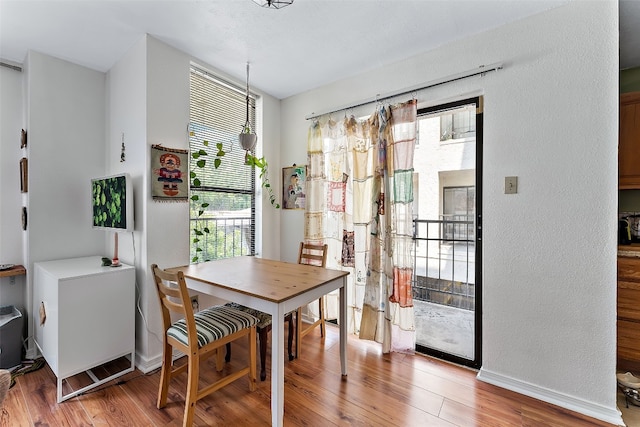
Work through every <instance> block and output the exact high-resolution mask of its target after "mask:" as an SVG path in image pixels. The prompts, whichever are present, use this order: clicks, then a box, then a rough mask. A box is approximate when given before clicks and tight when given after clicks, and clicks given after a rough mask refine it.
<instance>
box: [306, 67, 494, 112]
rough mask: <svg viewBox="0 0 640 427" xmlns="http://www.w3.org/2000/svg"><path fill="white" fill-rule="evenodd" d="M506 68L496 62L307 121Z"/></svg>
mask: <svg viewBox="0 0 640 427" xmlns="http://www.w3.org/2000/svg"><path fill="white" fill-rule="evenodd" d="M503 67H504V65H503V63H502V62H496V63H493V64H489V65H480V66H479V67H478V68H474V69H472V70H468V71H463V72H461V73H458V74H451V75H449V76H447V77H443V78H440V79H437V80H432V81H430V82H428V83H426V84H420V85H418V86H414V87H411V88H406V89H402V90H400V91H398V92H393V93H389V94H385V95H384V96H380V94H378V95H376V98H375V99H374V100H364V101H360V102H358V103H356V104H352V105H347V106H344V107H341V108H336V109H334V110H330V111H324V112H322V113H314V112H312V113H311V114H310V115H308V116H307V117H305V120H312V119H316V118H318V117H320V116H324V115H325V114H331V113H335V112H337V111H342V110H348V109H351V108H356V107H361V106H363V105H367V104H371V103H373V102H380V101H384V100H387V99H390V98H393V97H396V96H401V95H406V94H408V93H412V92H417V91H420V90H424V89H428V88H431V87H434V86H440V85H443V84H445V83H451V82H455V81H457V80H462V79H466V78H469V77H473V76H477V75H484V74H486V73H489V72H491V71H498V70H502V68H503Z"/></svg>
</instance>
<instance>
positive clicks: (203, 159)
mask: <svg viewBox="0 0 640 427" xmlns="http://www.w3.org/2000/svg"><path fill="white" fill-rule="evenodd" d="M202 145H204V146H205V147H208V146H209V141H202ZM216 150H217V151H216V154H215V157H214V159H213V167H214V169H218V168H219V167H220V165H221V164H222V157H224V155H225V154H226V152H225V151H224V150H223V148H222V143H220V142H219V143H216ZM208 155H209V154H208V153H207V151H205V150H204V149H200V150H199V151H196V152H193V153H191V157H192V158H193V159H194V160H195V161H196V162H195V166H196V168H195V170H194V169H192V170H190V171H189V178H190V179H191V187H192V188H196V189H197V188H200V187H201V185H202V183H201V181H200V178H198V171H204V169H205V168H206V167H207V164H208V162H207V157H208ZM245 165H247V166H251V167H253V168H256V169H259V170H260V175H259V176H260V180H261V182H262V187H264V188H265V189H266V190H267V191H268V192H269V202H270V203H271V206H273V207H274V208H275V209H280V204H279V203H278V202H277V200H276V196H275V195H274V194H273V187H271V183H270V182H269V164H268V163H267V160H266V159H265V158H264V157H260V158H258V157H256V156H254V155H252V154H251V153H250V152H248V151H247V153H246V154H245ZM191 202H192V203H193V206H194V208H195V209H196V218H197V219H200V218H201V217H202V215H203V214H204V212H205V211H206V209H207V208H208V207H209V203H208V202H206V201H204V200H200V196H199V195H197V194H192V195H191ZM203 223H204V222H203V221H194V224H195V225H194V227H193V234H194V236H193V240H192V243H193V247H194V248H195V255H194V256H193V257H192V258H191V262H198V261H200V258H201V254H202V252H204V249H203V248H202V245H201V243H202V241H203V240H204V236H205V235H208V234H210V233H211V229H209V227H206V226H203V225H201V224H203ZM204 261H208V260H204Z"/></svg>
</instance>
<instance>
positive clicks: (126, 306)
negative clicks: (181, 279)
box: [32, 256, 135, 402]
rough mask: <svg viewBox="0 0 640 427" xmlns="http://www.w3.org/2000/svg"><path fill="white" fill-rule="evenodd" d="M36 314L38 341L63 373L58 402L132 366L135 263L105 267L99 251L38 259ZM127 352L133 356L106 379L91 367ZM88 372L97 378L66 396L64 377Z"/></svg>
mask: <svg viewBox="0 0 640 427" xmlns="http://www.w3.org/2000/svg"><path fill="white" fill-rule="evenodd" d="M32 313H33V316H34V319H33V322H34V329H35V342H36V345H37V346H38V349H39V350H40V352H41V353H42V355H43V356H44V358H45V360H46V361H47V363H48V364H49V366H50V367H51V370H52V371H53V373H54V374H55V375H56V377H57V378H58V402H62V401H63V400H66V399H69V398H71V397H74V396H77V395H78V394H80V393H83V392H84V391H86V390H88V389H90V388H93V387H96V386H98V385H100V384H103V383H105V382H107V381H111V380H112V379H114V378H117V377H119V376H121V375H124V374H126V373H127V372H131V371H133V369H134V357H135V268H134V267H132V266H128V265H124V264H122V266H121V267H103V266H102V261H101V258H100V257H99V256H94V257H86V258H73V259H63V260H57V261H46V262H37V263H35V264H34V299H33V311H32ZM43 319H44V321H43ZM122 356H128V357H130V360H131V366H130V367H127V368H126V369H124V370H123V371H121V372H118V373H116V374H113V375H111V376H109V377H108V378H103V379H98V378H97V377H96V376H95V375H94V374H93V372H91V368H94V367H96V366H99V365H102V364H104V363H106V362H109V361H111V360H114V359H117V358H119V357H122ZM85 371H86V372H87V374H88V375H89V376H90V377H91V378H92V379H93V381H94V383H93V384H90V385H89V386H87V387H84V388H82V389H80V390H76V391H74V392H73V393H70V394H67V395H64V396H63V395H62V381H63V380H64V379H66V378H68V377H71V376H73V375H76V374H78V373H81V372H85Z"/></svg>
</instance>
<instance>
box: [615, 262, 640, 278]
mask: <svg viewBox="0 0 640 427" xmlns="http://www.w3.org/2000/svg"><path fill="white" fill-rule="evenodd" d="M618 280H636V281H640V258H627V257H619V258H618Z"/></svg>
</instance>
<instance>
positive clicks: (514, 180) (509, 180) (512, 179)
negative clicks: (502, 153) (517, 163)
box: [504, 176, 518, 194]
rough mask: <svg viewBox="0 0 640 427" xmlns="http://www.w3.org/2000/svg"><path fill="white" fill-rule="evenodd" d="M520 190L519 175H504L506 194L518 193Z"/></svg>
mask: <svg viewBox="0 0 640 427" xmlns="http://www.w3.org/2000/svg"><path fill="white" fill-rule="evenodd" d="M517 192H518V177H517V176H505V177H504V194H516V193H517Z"/></svg>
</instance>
